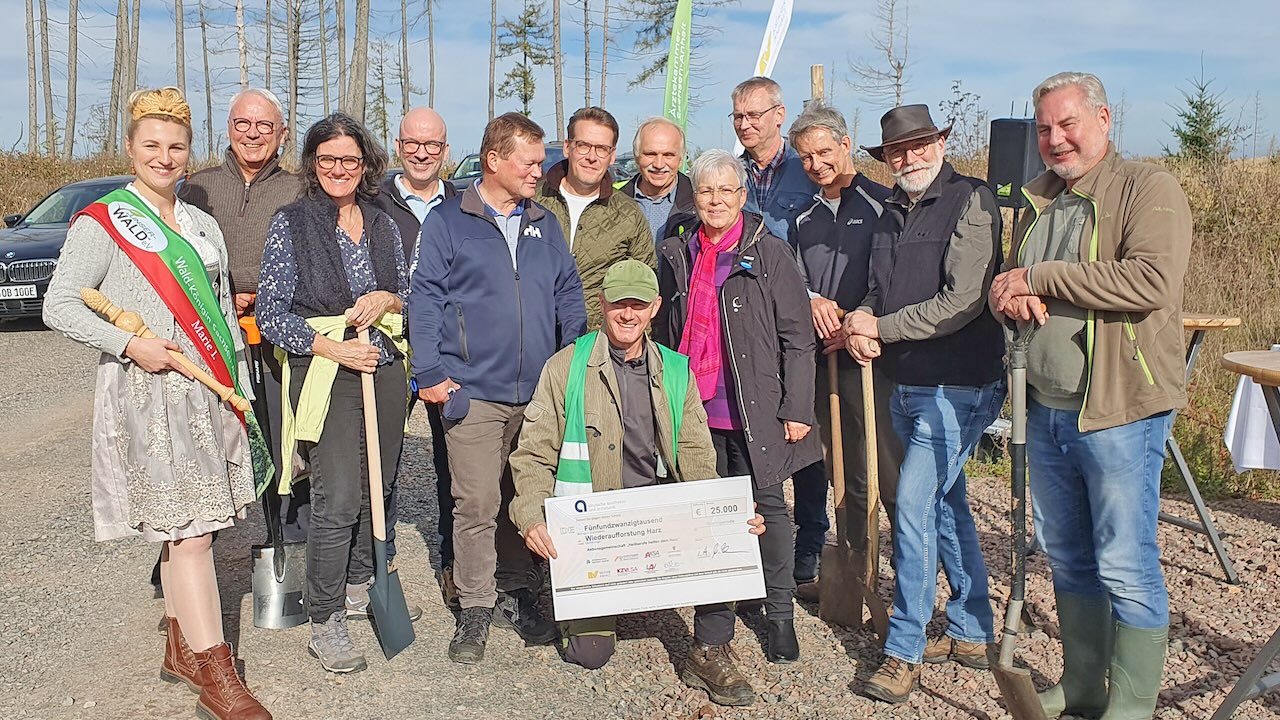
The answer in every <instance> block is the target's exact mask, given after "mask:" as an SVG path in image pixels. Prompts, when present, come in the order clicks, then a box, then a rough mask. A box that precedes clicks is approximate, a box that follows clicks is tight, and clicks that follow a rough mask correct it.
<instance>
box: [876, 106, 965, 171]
mask: <svg viewBox="0 0 1280 720" xmlns="http://www.w3.org/2000/svg"><path fill="white" fill-rule="evenodd" d="M950 134H951V126H950V125H948V126H946V127H945V128H943V129H941V130H939V129H938V126H937V125H934V124H933V118H932V117H931V116H930V115H929V106H928V105H899V106H898V107H896V108H894V109H892V110H890V111H889V112H887V113H885V114H884V116H883V117H881V118H880V144H879V145H873V146H871V147H867V146H866V145H862V146H860V147H861V148H862V149H863V150H866V151H867V154H868V155H870V156H871V157H873V158H875V159H877V160H879V161H880V162H884V149H885V148H886V147H888V146H890V145H897V144H898V143H905V142H911V141H912V140H919V139H920V138H927V137H929V136H930V135H941V136H942V137H944V138H945V137H946V136H948V135H950Z"/></svg>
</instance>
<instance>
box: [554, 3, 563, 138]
mask: <svg viewBox="0 0 1280 720" xmlns="http://www.w3.org/2000/svg"><path fill="white" fill-rule="evenodd" d="M551 53H552V55H553V56H554V59H553V60H552V61H551V67H552V70H553V71H554V74H555V83H556V139H557V140H563V139H564V137H563V136H562V135H561V133H563V132H564V82H563V81H564V77H563V70H564V56H563V55H561V54H560V0H551Z"/></svg>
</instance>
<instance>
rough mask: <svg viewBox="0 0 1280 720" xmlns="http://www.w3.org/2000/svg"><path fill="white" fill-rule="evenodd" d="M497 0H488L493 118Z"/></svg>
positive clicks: (491, 114) (496, 63) (491, 108)
mask: <svg viewBox="0 0 1280 720" xmlns="http://www.w3.org/2000/svg"><path fill="white" fill-rule="evenodd" d="M497 74H498V0H489V119H490V120H492V119H493V98H494V95H495V94H496V93H497V91H498V86H497V85H496V84H495V81H496V79H497Z"/></svg>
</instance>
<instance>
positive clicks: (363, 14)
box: [347, 0, 369, 122]
mask: <svg viewBox="0 0 1280 720" xmlns="http://www.w3.org/2000/svg"><path fill="white" fill-rule="evenodd" d="M368 91H369V0H356V32H355V36H354V37H353V39H352V45H351V75H350V77H348V78H347V112H348V113H350V114H351V116H352V117H354V118H355V119H357V120H359V121H360V122H364V109H365V100H366V98H367V96H368Z"/></svg>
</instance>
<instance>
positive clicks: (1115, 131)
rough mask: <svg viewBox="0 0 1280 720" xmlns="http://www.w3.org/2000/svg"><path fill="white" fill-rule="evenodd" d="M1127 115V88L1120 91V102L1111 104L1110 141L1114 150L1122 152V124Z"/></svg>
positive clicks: (1123, 124)
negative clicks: (1114, 147)
mask: <svg viewBox="0 0 1280 720" xmlns="http://www.w3.org/2000/svg"><path fill="white" fill-rule="evenodd" d="M1128 115H1129V96H1128V90H1121V91H1120V102H1118V103H1116V104H1114V105H1112V106H1111V141H1112V142H1114V143H1115V144H1116V152H1118V153H1119V152H1124V126H1125V121H1126V120H1128Z"/></svg>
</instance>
